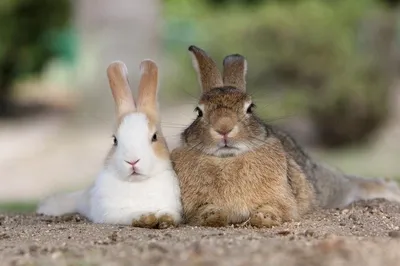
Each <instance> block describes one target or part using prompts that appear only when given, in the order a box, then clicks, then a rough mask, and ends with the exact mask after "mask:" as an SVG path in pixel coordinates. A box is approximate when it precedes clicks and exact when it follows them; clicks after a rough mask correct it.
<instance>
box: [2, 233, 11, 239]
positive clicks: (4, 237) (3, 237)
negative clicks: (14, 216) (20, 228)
mask: <svg viewBox="0 0 400 266" xmlns="http://www.w3.org/2000/svg"><path fill="white" fill-rule="evenodd" d="M8 238H10V235H8V234H6V233H0V239H8Z"/></svg>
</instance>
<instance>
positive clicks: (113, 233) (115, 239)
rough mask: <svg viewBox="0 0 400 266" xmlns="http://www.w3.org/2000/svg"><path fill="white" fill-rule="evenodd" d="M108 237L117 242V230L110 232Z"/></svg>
mask: <svg viewBox="0 0 400 266" xmlns="http://www.w3.org/2000/svg"><path fill="white" fill-rule="evenodd" d="M108 238H109V239H110V240H111V241H112V242H117V239H118V232H117V231H114V232H112V234H111V235H109V236H108Z"/></svg>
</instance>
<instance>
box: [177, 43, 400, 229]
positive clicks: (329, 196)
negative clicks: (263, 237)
mask: <svg viewBox="0 0 400 266" xmlns="http://www.w3.org/2000/svg"><path fill="white" fill-rule="evenodd" d="M189 50H190V51H191V52H192V53H193V51H195V57H194V60H196V59H197V61H195V62H194V65H195V66H196V67H195V68H196V71H197V72H198V76H199V80H200V82H201V83H202V86H203V93H202V96H201V97H200V99H199V106H198V108H199V109H200V111H201V112H199V116H198V117H197V119H195V120H194V121H193V122H192V123H191V124H190V125H189V126H188V127H187V128H186V129H185V130H184V131H183V133H182V135H181V140H182V146H181V147H179V148H177V149H175V150H174V151H172V154H171V158H172V161H173V165H174V169H175V171H176V172H177V175H178V177H179V180H180V185H181V193H182V202H183V208H184V214H185V218H186V221H187V222H188V223H189V224H195V225H204V226H225V225H228V224H231V223H242V222H244V221H248V222H249V223H250V224H251V225H253V226H257V227H270V226H274V225H279V224H281V223H282V222H285V221H290V220H295V219H299V218H300V217H301V216H302V215H303V214H304V213H306V212H308V211H310V210H312V209H313V208H314V207H326V208H327V207H336V208H338V207H344V206H346V205H348V204H349V203H351V202H353V201H354V200H357V199H369V198H377V197H383V198H386V199H389V200H396V201H400V189H399V188H398V186H397V185H396V184H394V183H393V182H388V181H382V180H379V179H374V180H368V179H364V178H359V177H354V176H349V175H345V174H342V173H341V172H339V171H335V170H333V169H330V168H328V167H326V166H324V165H323V164H321V163H318V162H315V161H313V160H312V159H311V158H310V157H309V156H308V155H307V154H306V153H305V152H304V151H303V150H302V149H301V148H300V147H299V146H298V145H297V144H296V142H295V141H294V139H293V138H292V137H290V136H289V135H287V134H285V133H284V132H282V131H279V130H277V129H276V128H274V127H272V126H270V125H267V124H265V123H263V122H262V121H261V119H260V118H258V117H257V115H255V114H254V113H253V111H252V109H251V98H250V96H249V95H248V94H246V92H245V91H246V88H245V75H246V60H245V59H244V57H242V56H240V55H231V56H228V57H227V58H226V59H225V60H224V61H225V62H224V84H223V85H221V84H220V75H219V74H218V73H217V72H218V70H217V68H216V66H215V63H214V62H213V61H212V59H211V58H208V56H207V54H206V53H205V52H204V51H202V50H201V49H200V48H198V47H194V46H191V48H189ZM196 55H197V56H196ZM246 108H247V109H246ZM249 108H250V109H249ZM228 133H229V134H228ZM223 134H228V135H227V136H228V142H229V144H228V146H227V148H226V147H224V146H223V145H227V144H226V143H225V144H222V143H223V142H222V135H223ZM221 145H222V146H221ZM235 148H236V150H235ZM238 150H240V153H239V152H238Z"/></svg>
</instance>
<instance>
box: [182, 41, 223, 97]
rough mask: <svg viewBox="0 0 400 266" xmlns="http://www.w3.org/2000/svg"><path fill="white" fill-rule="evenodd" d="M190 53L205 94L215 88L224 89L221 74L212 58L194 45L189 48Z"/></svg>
mask: <svg viewBox="0 0 400 266" xmlns="http://www.w3.org/2000/svg"><path fill="white" fill-rule="evenodd" d="M189 51H190V53H191V55H192V62H193V67H194V68H195V70H196V72H197V78H198V79H199V83H200V86H201V89H202V91H203V93H204V92H207V91H209V90H211V89H213V88H218V87H222V86H223V83H222V77H221V72H220V71H219V70H218V68H217V65H216V64H215V62H214V61H213V60H212V58H211V57H209V56H208V55H207V53H206V52H205V51H203V50H202V49H200V48H198V47H196V46H194V45H191V46H190V47H189Z"/></svg>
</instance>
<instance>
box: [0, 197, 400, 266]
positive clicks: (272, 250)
mask: <svg viewBox="0 0 400 266" xmlns="http://www.w3.org/2000/svg"><path fill="white" fill-rule="evenodd" d="M399 226H400V204H395V203H390V202H387V201H384V200H373V201H361V202H358V203H356V204H353V205H352V206H349V207H348V208H346V209H343V210H323V211H317V212H315V213H312V214H309V215H307V216H306V217H304V218H303V219H302V220H301V221H298V222H291V223H286V224H283V225H282V226H279V227H275V228H270V229H257V228H251V227H249V226H248V225H243V226H239V227H233V226H231V227H225V228H205V227H191V226H186V225H182V226H179V227H178V228H170V229H164V230H157V229H141V228H134V227H131V226H117V225H99V224H92V223H90V222H88V221H87V220H86V219H85V218H83V217H81V216H79V215H67V216H62V217H48V216H41V215H36V214H6V213H4V214H0V264H1V265H287V266H290V265H353V266H358V265H360V266H369V265H386V266H391V265H400V229H399Z"/></svg>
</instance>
